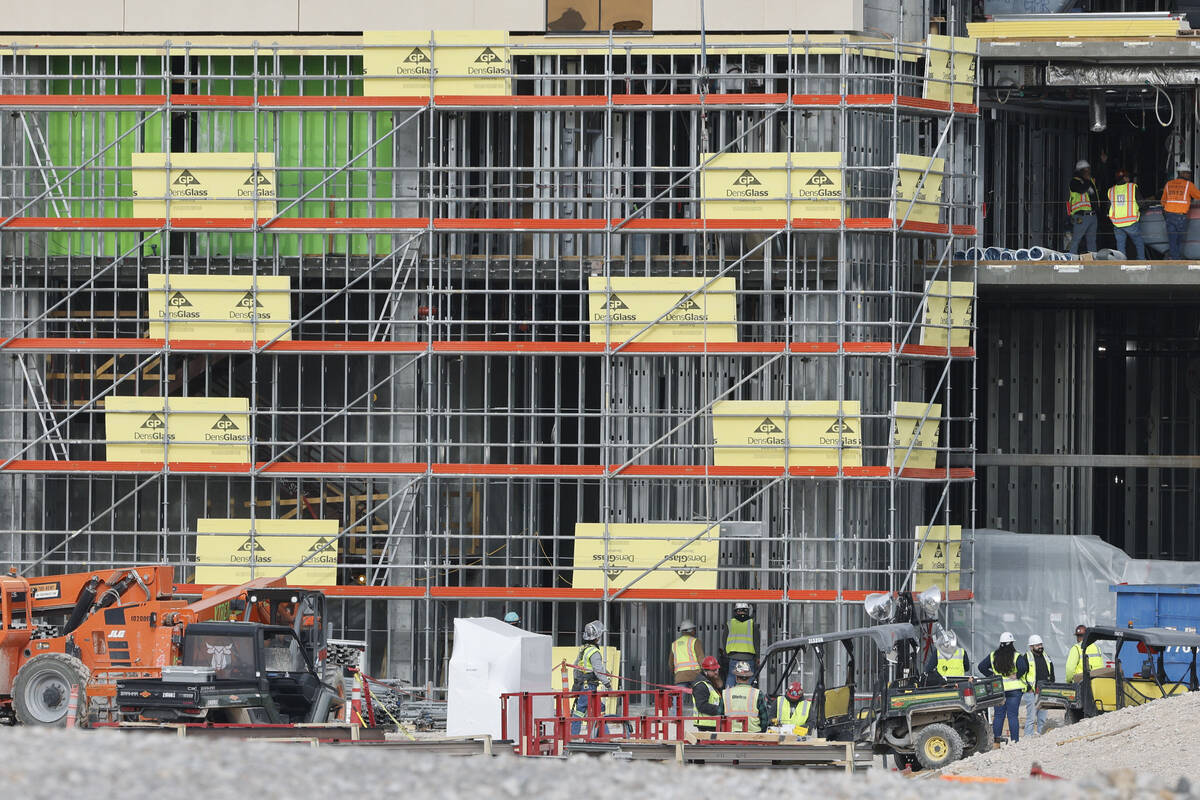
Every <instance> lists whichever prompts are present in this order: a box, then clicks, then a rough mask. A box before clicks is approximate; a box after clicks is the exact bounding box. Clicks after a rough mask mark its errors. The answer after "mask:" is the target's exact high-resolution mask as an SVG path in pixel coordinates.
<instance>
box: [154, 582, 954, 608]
mask: <svg viewBox="0 0 1200 800" xmlns="http://www.w3.org/2000/svg"><path fill="white" fill-rule="evenodd" d="M211 588H213V585H212V584H202V583H177V584H175V587H174V592H175V594H177V595H185V596H193V595H195V596H199V595H200V594H201V593H203V592H205V591H207V590H209V589H211ZM298 588H304V589H313V590H316V591H319V592H323V593H324V594H325V595H326V596H327V597H345V598H354V597H358V598H378V599H388V598H395V599H420V598H426V597H429V598H432V599H436V600H481V599H511V600H580V601H596V600H603V599H605V597H606V594H605V592H604V590H603V589H575V588H572V587H549V586H431V587H429V588H428V589H427V588H426V587H424V586H356V585H350V586H302V587H298ZM875 593H876V592H874V591H843V592H841V593H840V596H839V593H838V592H837V591H836V590H833V589H789V590H788V591H787V592H786V593H785V592H783V591H780V590H777V589H638V588H629V589H626V590H625V591H623V592H622V591H620V590H619V589H609V590H608V593H607V597H608V598H609V599H615V600H630V601H634V600H641V601H645V600H664V601H671V600H698V601H711V602H719V601H736V600H745V601H747V602H755V603H776V602H781V601H783V600H790V601H808V602H816V603H832V602H836V601H837V600H839V599H840V600H843V601H845V602H852V603H854V602H862V601H863V600H864V599H865V598H866V597H867V595H869V594H875ZM972 597H973V595H972V593H971V592H969V591H965V590H964V591H953V592H950V593H949V594H948V595H947V597H946V600H948V601H950V602H955V601H962V600H970V599H972Z"/></svg>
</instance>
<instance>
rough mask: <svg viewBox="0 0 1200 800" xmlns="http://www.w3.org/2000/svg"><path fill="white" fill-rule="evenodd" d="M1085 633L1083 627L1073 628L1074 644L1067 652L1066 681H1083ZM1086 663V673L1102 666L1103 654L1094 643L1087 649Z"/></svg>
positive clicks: (1085, 630)
mask: <svg viewBox="0 0 1200 800" xmlns="http://www.w3.org/2000/svg"><path fill="white" fill-rule="evenodd" d="M1085 633H1087V628H1086V627H1085V626H1083V625H1077V626H1075V644H1073V645H1071V649H1070V650H1068V651H1067V668H1066V672H1067V680H1068V681H1078V680H1082V679H1083V635H1084V634H1085ZM1087 662H1088V664H1087V666H1088V672H1095V671H1096V670H1098V669H1100V668H1101V667H1103V666H1104V654H1103V653H1101V652H1100V648H1099V646H1097V645H1096V643H1095V642H1092V643H1091V644H1089V645H1088V647H1087Z"/></svg>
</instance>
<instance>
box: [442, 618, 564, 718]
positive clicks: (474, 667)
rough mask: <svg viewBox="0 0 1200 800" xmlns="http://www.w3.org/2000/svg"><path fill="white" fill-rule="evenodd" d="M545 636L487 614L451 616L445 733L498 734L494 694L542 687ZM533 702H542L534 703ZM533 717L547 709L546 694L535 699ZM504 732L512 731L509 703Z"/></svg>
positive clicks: (547, 645) (546, 660) (513, 710)
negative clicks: (540, 704)
mask: <svg viewBox="0 0 1200 800" xmlns="http://www.w3.org/2000/svg"><path fill="white" fill-rule="evenodd" d="M550 642H551V640H550V637H549V636H543V635H542V634H540V633H530V632H529V631H523V630H521V629H520V628H518V627H517V626H515V625H509V624H508V623H507V622H501V621H500V620H498V619H493V618H491V617H478V618H470V619H456V620H454V653H453V655H451V656H450V669H449V674H448V681H447V683H448V687H447V693H446V694H447V700H448V702H449V707H448V708H447V709H446V735H448V736H480V735H483V734H490V735H491V736H492V737H493V738H497V739H498V738H500V695H502V694H504V693H506V692H544V691H546V683H547V674H548V672H549V667H548V665H549V664H550ZM539 701H544V702H543V703H542V705H543V706H544V707H542V708H537V707H536V706H537V705H538V702H539ZM534 711H535V714H536V716H544V717H548V716H551V715H552V714H553V705H552V702H551V700H550V698H536V699H535V709H534ZM508 713H509V717H508V725H509V728H508V735H509V736H510V737H515V736H517V733H518V726H517V703H515V702H512V703H509V710H508Z"/></svg>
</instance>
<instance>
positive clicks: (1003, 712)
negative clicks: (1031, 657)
mask: <svg viewBox="0 0 1200 800" xmlns="http://www.w3.org/2000/svg"><path fill="white" fill-rule="evenodd" d="M1015 642H1016V638H1015V637H1014V636H1013V635H1012V633H1010V632H1009V631H1005V632H1004V633H1002V634H1000V646H999V647H997V648H996V649H995V650H993V651H992V652H991V653H990V654H989V655H988V657H987V658H985V659H984V660H983V661H980V662H979V671H980V672H981V673H983V674H984V675H985V676H987V677H991V676H993V675H999V676H1000V677H1002V678H1003V679H1004V705H1002V706H996V708H995V710H994V711H993V716H992V736H993V737H994V738H995V739H997V740H999V738H1000V734H1002V733H1003V732H1004V718H1005V717H1008V738H1009V739H1011V740H1012V741H1013V742H1014V743H1015V742H1019V741H1021V729H1020V727H1019V726H1018V724H1017V718H1018V715H1019V713H1020V710H1021V695H1022V694H1023V691H1022V690H1023V689H1024V688H1025V684H1024V682H1023V681H1022V680H1021V679H1020V678H1018V677H1017V646H1016V644H1015Z"/></svg>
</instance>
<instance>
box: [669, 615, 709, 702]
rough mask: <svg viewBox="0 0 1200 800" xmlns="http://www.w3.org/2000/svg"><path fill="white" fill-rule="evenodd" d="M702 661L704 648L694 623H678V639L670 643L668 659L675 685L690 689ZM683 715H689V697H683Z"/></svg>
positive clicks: (697, 675)
mask: <svg viewBox="0 0 1200 800" xmlns="http://www.w3.org/2000/svg"><path fill="white" fill-rule="evenodd" d="M703 660H704V647H703V645H701V644H700V640H699V639H697V638H696V623H694V622H692V621H691V620H690V619H685V620H683V621H682V622H680V623H679V638H678V639H676V640H675V641H673V642H671V653H670V656H669V658H668V661H669V663H670V668H671V672H672V673H673V674H674V676H675V685H676V686H678V687H679V688H681V689H690V688H691V686H692V684H693V683H695V682H696V679H697V678H699V677H700V662H701V661H703ZM683 705H684V707H683V709H682V711H683V713H684V714H690V713H692V711H691V708H690V706H691V700H690V695H687V694H685V695H684V703H683Z"/></svg>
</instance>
